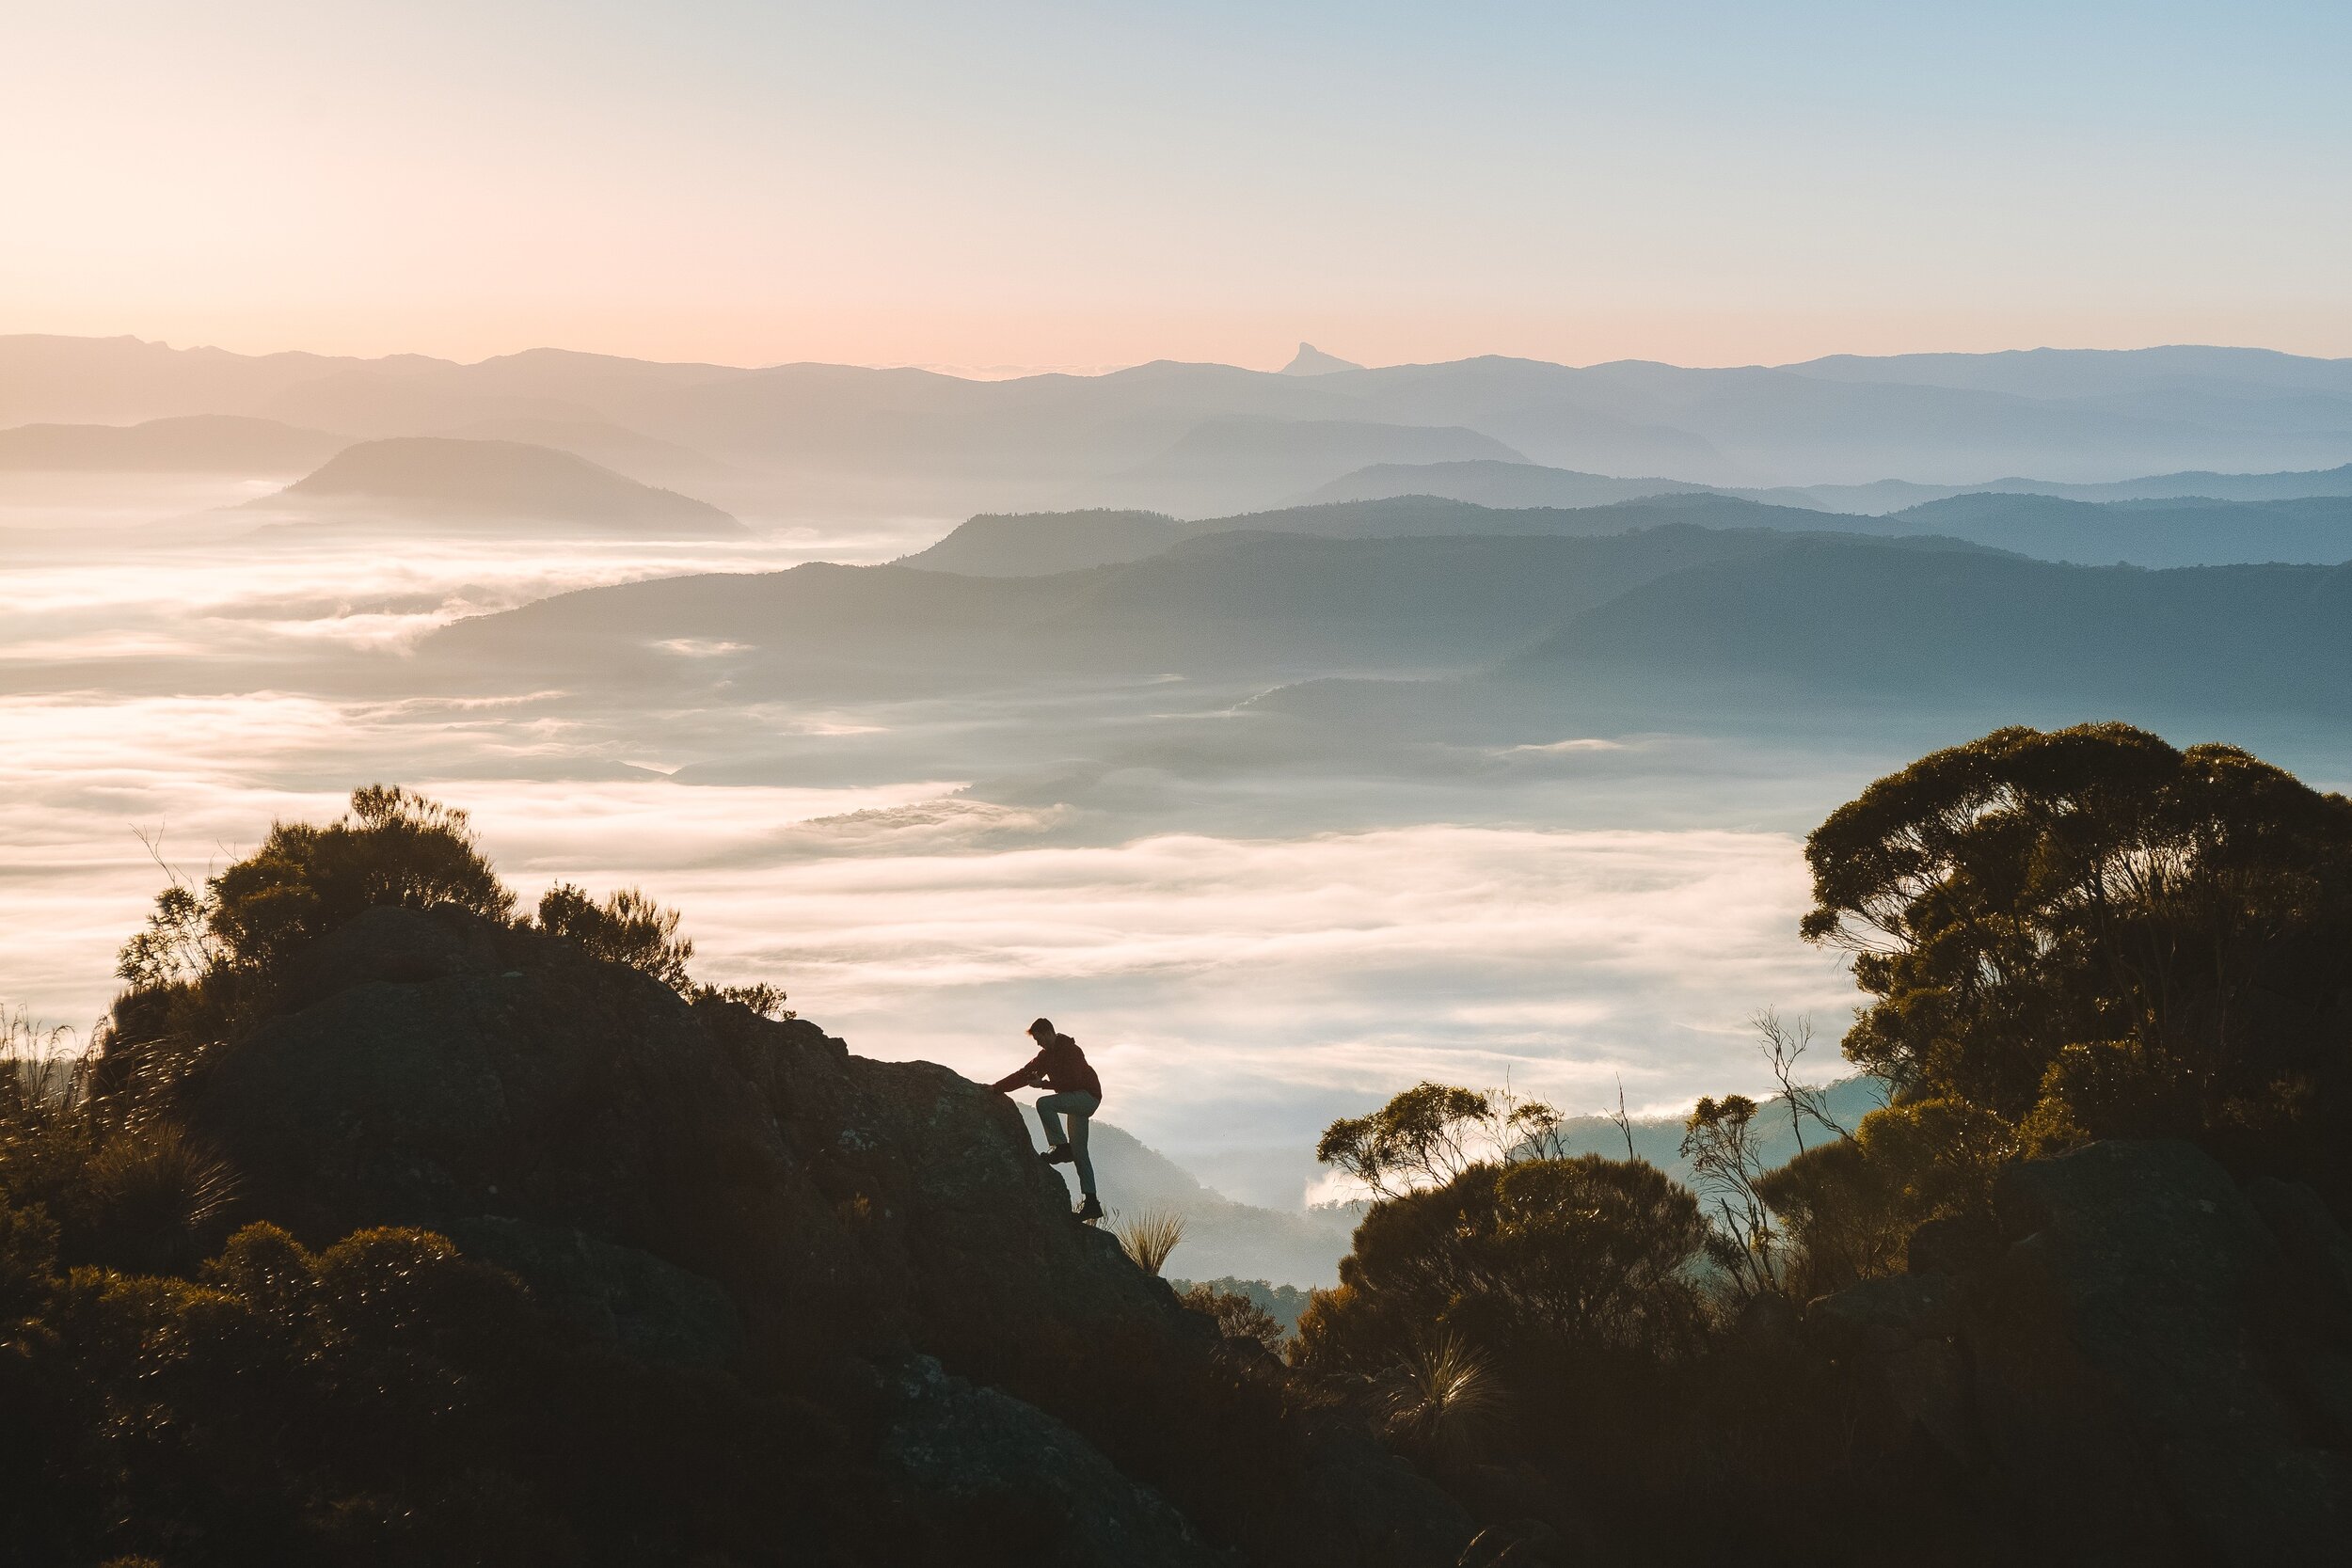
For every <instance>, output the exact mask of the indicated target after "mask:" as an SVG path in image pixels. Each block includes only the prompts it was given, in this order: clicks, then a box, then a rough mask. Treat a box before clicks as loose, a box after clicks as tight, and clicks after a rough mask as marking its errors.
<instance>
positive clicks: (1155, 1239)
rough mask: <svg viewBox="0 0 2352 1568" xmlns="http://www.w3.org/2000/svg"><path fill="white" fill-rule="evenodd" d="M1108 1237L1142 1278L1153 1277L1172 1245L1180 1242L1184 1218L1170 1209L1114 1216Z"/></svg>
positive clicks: (1172, 1250) (1172, 1249) (1182, 1234)
mask: <svg viewBox="0 0 2352 1568" xmlns="http://www.w3.org/2000/svg"><path fill="white" fill-rule="evenodd" d="M1111 1234H1112V1235H1114V1236H1116V1237H1118V1238H1119V1244H1120V1246H1123V1247H1125V1248H1126V1249H1127V1256H1128V1257H1130V1258H1132V1259H1135V1260H1136V1264H1137V1265H1138V1266H1139V1267H1140V1268H1142V1270H1143V1272H1144V1273H1146V1274H1157V1273H1159V1272H1160V1265H1162V1264H1163V1263H1166V1262H1167V1261H1168V1254H1169V1253H1171V1252H1174V1251H1175V1250H1176V1243H1179V1242H1181V1241H1183V1240H1184V1215H1182V1214H1180V1213H1178V1212H1175V1211H1174V1210H1172V1209H1146V1210H1144V1211H1142V1212H1140V1213H1136V1214H1132V1215H1130V1214H1114V1215H1113V1216H1112V1217H1111Z"/></svg>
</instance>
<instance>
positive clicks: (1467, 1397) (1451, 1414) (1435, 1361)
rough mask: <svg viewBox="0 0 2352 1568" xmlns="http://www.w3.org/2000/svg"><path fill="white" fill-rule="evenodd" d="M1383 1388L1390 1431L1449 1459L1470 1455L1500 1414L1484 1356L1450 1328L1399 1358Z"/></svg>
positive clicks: (1498, 1394)
mask: <svg viewBox="0 0 2352 1568" xmlns="http://www.w3.org/2000/svg"><path fill="white" fill-rule="evenodd" d="M1382 1394H1383V1396H1384V1398H1385V1401H1386V1402H1387V1405H1388V1423H1387V1424H1388V1429H1389V1431H1390V1432H1391V1433H1393V1434H1395V1435H1397V1436H1399V1437H1403V1438H1405V1439H1406V1440H1407V1441H1409V1442H1412V1443H1414V1444H1416V1445H1418V1446H1420V1447H1421V1448H1422V1449H1426V1450H1428V1452H1429V1453H1430V1454H1431V1455H1432V1456H1433V1457H1435V1458H1437V1459H1438V1460H1440V1461H1442V1462H1445V1463H1448V1464H1459V1463H1462V1462H1463V1461H1466V1460H1468V1459H1470V1458H1472V1457H1474V1456H1475V1455H1476V1454H1477V1452H1478V1450H1479V1449H1481V1448H1483V1447H1484V1446H1485V1444H1486V1439H1487V1437H1488V1436H1489V1435H1490V1434H1491V1433H1492V1432H1493V1430H1494V1428H1495V1427H1496V1425H1497V1424H1498V1423H1499V1422H1500V1421H1501V1420H1502V1414H1503V1397H1502V1389H1501V1388H1500V1387H1499V1386H1497V1385H1496V1383H1495V1379H1494V1374H1493V1373H1492V1372H1490V1371H1488V1370H1487V1368H1486V1360H1485V1358H1484V1357H1482V1356H1481V1355H1479V1354H1478V1353H1477V1352H1476V1351H1474V1350H1472V1349H1470V1346H1468V1345H1466V1344H1464V1343H1463V1342H1462V1341H1461V1340H1460V1339H1459V1338H1456V1337H1454V1335H1451V1334H1448V1335H1444V1336H1442V1337H1440V1338H1438V1339H1437V1340H1435V1341H1434V1342H1432V1343H1430V1344H1427V1345H1424V1346H1422V1348H1420V1349H1418V1350H1416V1351H1414V1352H1413V1353H1412V1354H1410V1355H1407V1356H1406V1358H1405V1359H1404V1360H1403V1361H1402V1362H1400V1363H1398V1364H1397V1366H1396V1367H1395V1368H1394V1369H1392V1370H1391V1371H1390V1373H1389V1375H1388V1377H1387V1378H1386V1379H1385V1380H1384V1386H1383V1388H1382Z"/></svg>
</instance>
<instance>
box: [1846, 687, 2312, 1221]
mask: <svg viewBox="0 0 2352 1568" xmlns="http://www.w3.org/2000/svg"><path fill="white" fill-rule="evenodd" d="M1806 855H1807V858H1808V860H1809V861H1810V862H1811V863H1812V868H1813V879H1814V899H1815V904H1814V908H1813V910H1812V911H1811V912H1809V913H1808V914H1807V915H1806V916H1805V918H1804V934H1805V935H1806V936H1807V937H1808V938H1810V939H1812V940H1814V941H1817V942H1832V943H1836V944H1838V945H1841V946H1844V947H1846V948H1848V949H1849V950H1851V952H1852V953H1853V955H1854V960H1853V967H1854V977H1855V979H1856V980H1857V981H1858V982H1859V983H1860V985H1861V986H1862V988H1863V989H1864V990H1866V991H1868V992H1869V993H1871V994H1872V995H1873V996H1875V997H1876V998H1877V999H1878V1000H1877V1001H1876V1002H1875V1003H1874V1004H1872V1005H1871V1006H1869V1007H1867V1009H1866V1010H1865V1011H1864V1012H1863V1013H1862V1014H1861V1015H1860V1017H1859V1020H1858V1022H1856V1023H1855V1025H1854V1026H1853V1028H1852V1029H1851V1031H1850V1032H1849V1033H1848V1035H1847V1037H1846V1040H1845V1049H1846V1053H1847V1054H1848V1055H1849V1056H1850V1057H1851V1059H1852V1060H1853V1061H1855V1062H1856V1063H1858V1064H1860V1065H1861V1066H1863V1067H1865V1068H1867V1069H1869V1070H1870V1071H1872V1072H1876V1073H1879V1074H1882V1075H1883V1076H1885V1077H1887V1078H1889V1079H1890V1080H1891V1081H1893V1082H1894V1083H1895V1084H1896V1085H1897V1087H1898V1091H1899V1095H1900V1096H1901V1097H1905V1098H1910V1097H1930V1098H1945V1099H1956V1100H1959V1101H1964V1102H1965V1103H1967V1104H1969V1105H1971V1106H1975V1107H1977V1108H1979V1109H1981V1110H1983V1111H1986V1112H1989V1113H1990V1114H1992V1115H1994V1116H1995V1117H1999V1118H2000V1119H2001V1120H2002V1121H2003V1122H2004V1123H2006V1124H2007V1125H2009V1126H2010V1127H2012V1128H2015V1129H2018V1130H2019V1131H2020V1133H2021V1135H2022V1136H2023V1138H2024V1140H2025V1142H2026V1146H2027V1147H2029V1148H2042V1149H2050V1148H2063V1147H2066V1146H2067V1145H2068V1144H2071V1143H2074V1142H2078V1141H2081V1140H2083V1139H2086V1138H2092V1137H2107V1136H2118V1135H2133V1136H2150V1135H2181V1136H2187V1137H2192V1138H2196V1139H2198V1140H2200V1141H2201V1142H2203V1143H2205V1144H2206V1145H2207V1146H2208V1147H2209V1148H2213V1149H2214V1150H2215V1151H2216V1152H2217V1153H2218V1154H2220V1155H2222V1157H2224V1158H2225V1159H2234V1160H2236V1161H2238V1162H2240V1163H2246V1162H2249V1161H2250V1162H2256V1163H2265V1164H2283V1165H2287V1166H2292V1167H2307V1166H2312V1165H2321V1164H2324V1165H2327V1166H2329V1167H2331V1168H2332V1169H2334V1170H2335V1171H2336V1172H2337V1173H2338V1175H2337V1178H2336V1179H2337V1180H2340V1176H2341V1171H2342V1168H2343V1160H2344V1155H2343V1152H2342V1151H2343V1149H2344V1139H2343V1136H2342V1132H2341V1129H2342V1127H2343V1125H2344V1113H2345V1111H2346V1109H2347V1104H2346V1101H2347V1095H2352V1083H2347V1071H2346V1068H2345V1063H2346V1061H2347V1059H2348V1057H2352V1050H2348V1049H2347V1048H2348V1047H2352V800H2345V799H2344V797H2342V796H2340V795H2323V794H2320V793H2318V792H2317V791H2314V790H2312V789H2310V788H2307V787H2306V786H2304V785H2303V784H2300V783H2298V782H2297V781H2296V780H2295V779H2294V778H2293V777H2291V776H2290V775H2288V774H2287V773H2285V772H2283V771H2281V770H2280V769H2279V768H2273V767H2271V766H2270V765H2268V764H2266V763H2264V762H2262V761H2260V760H2258V759H2257V758H2255V757H2253V756H2250V755H2249V754H2248V753H2247V752H2242V751H2239V750H2237V749H2236V748H2234V747H2230V746H2218V745H2207V746H2195V747H2191V748H2189V749H2188V750H2187V751H2185V752H2182V751H2176V750H2174V749H2173V748H2172V747H2170V746H2169V745H2167V744H2165V743H2164V742H2163V741H2162V740H2160V739H2158V738H2157V737H2156V736H2153V735H2149V734H2147V733H2145V732H2143V731H2140V730H2136V729H2133V728H2131V727H2129V726H2128V725H2122V724H2097V725H2085V726H2082V727H2079V728H2076V729H2070V730H2060V731H2056V732H2051V733H2046V734H2045V733H2042V732H2039V731H2035V730H2028V729H2005V730H1997V731H1995V732H1994V733H1993V734H1991V735H1988V736H1984V737H1983V738H1982V739H1980V740H1977V741H1973V742H1971V743H1969V744H1968V745H1965V746H1960V747H1955V748H1952V749H1951V750H1948V751H1944V752H1935V753H1934V754H1932V755H1931V756H1927V757H1924V758H1922V759H1920V760H1919V761H1918V762H1916V763H1914V764H1913V765H1912V766H1910V767H1909V768H1905V769H1903V770H1902V771H1901V772H1899V773H1896V774H1893V775H1891V776H1889V777H1887V778H1884V779H1881V780H1880V781H1878V782H1877V783H1876V784H1872V785H1870V787H1869V788H1868V789H1867V790H1865V791H1864V792H1863V794H1862V795H1861V796H1860V798H1858V799H1857V800H1853V801H1852V802H1851V803H1850V804H1848V805H1845V806H1842V807H1840V808H1839V809H1838V810H1837V811H1836V812H1835V813H1834V814H1832V816H1830V817H1829V819H1828V820H1827V821H1825V822H1823V823H1822V825H1821V826H1820V828H1819V829H1817V830H1816V831H1815V832H1814V833H1813V835H1812V837H1811V839H1810V840H1809V841H1808V843H1807V847H1806Z"/></svg>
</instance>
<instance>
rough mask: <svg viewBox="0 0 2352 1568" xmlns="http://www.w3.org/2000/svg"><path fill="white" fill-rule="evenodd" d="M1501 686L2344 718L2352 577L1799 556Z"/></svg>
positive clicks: (1567, 639) (1671, 588) (1556, 653)
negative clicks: (2138, 707)
mask: <svg viewBox="0 0 2352 1568" xmlns="http://www.w3.org/2000/svg"><path fill="white" fill-rule="evenodd" d="M1504 676H1505V677H1506V678H1507V679H1509V680H1512V681H1518V682H1526V683H1532V684H1537V685H1549V686H1556V687H1572V688H1577V689H1593V688H1596V687H1602V688H1615V689H1633V688H1635V687H1637V686H1638V688H1639V689H1642V690H1644V691H1647V692H1651V693H1663V694H1664V696H1665V698H1666V700H1668V701H1670V702H1673V703H1677V704H1682V705H1689V704H1692V703H1706V702H1709V701H1713V702H1718V703H1729V704H1733V705H1739V704H1743V703H1746V702H1749V701H1751V700H1754V699H1756V698H1758V697H1770V698H1774V699H1787V700H1793V701H1800V702H1813V703H1823V702H1826V703H1842V702H1851V701H1874V702H1878V703H1883V704H1901V705H1910V706H1916V707H1937V706H1946V707H1956V708H1966V709H1970V710H1972V711H1973V710H1977V709H1980V708H1983V707H1987V706H1997V705H2002V704H2010V705H2019V704H2043V705H2053V704H2054V705H2060V706H2069V707H2072V708H2073V709H2074V711H2083V710H2085V709H2088V710H2090V711H2103V710H2105V711H2113V710H2114V706H2115V705H2158V706H2160V707H2162V708H2163V709H2165V710H2166V711H2169V712H2174V713H2183V712H2202V713H2205V714H2208V715H2221V714H2230V713H2235V714H2241V715H2252V714H2298V713H2299V714H2312V715H2327V716H2329V717H2343V716H2345V715H2347V714H2352V566H2206V567H2188V568H2181V569H2177V570H2172V571H2143V570H2140V569H2138V568H2137V567H2119V566H2106V567H2090V566H2066V565H2056V564H2051V563H2048V562H2037V561H2025V560H2021V559H2018V558H2016V557H2011V556H2002V555H1997V554H1992V553H1979V552H1966V551H1953V550H1917V549H1903V548H1900V547H1898V546H1895V545H1894V544H1892V543H1891V542H1879V541H1865V540H1807V541H1802V542H1799V543H1796V544H1793V545H1791V546H1789V547H1788V549H1785V550H1780V551H1775V552H1772V553H1771V554H1768V555H1764V556H1760V557H1758V558H1757V559H1756V560H1755V561H1753V562H1743V563H1741V564H1740V566H1738V567H1737V568H1727V567H1724V566H1720V565H1702V566H1694V567H1692V569H1690V570H1688V571H1685V572H1679V573H1676V574H1674V575H1672V576H1669V577H1665V578H1660V579H1658V580H1656V581H1654V582H1649V583H1645V584H1643V585H1641V586H1640V587H1637V588H1634V589H1632V590H1629V592H1628V593H1626V594H1623V595H1620V596H1619V597H1617V598H1615V599H1613V600H1612V601H1611V602H1609V603H1608V604H1605V605H1600V606H1597V607H1595V608H1594V609H1592V610H1587V611H1584V612H1582V613H1581V614H1580V615H1578V616H1577V617H1576V618H1575V619H1574V620H1572V621H1570V622H1569V623H1568V624H1567V625H1566V626H1565V627H1563V628H1562V630H1561V631H1560V632H1559V634H1558V635H1557V636H1555V637H1553V638H1551V639H1549V641H1546V642H1545V643H1544V644H1543V645H1542V646H1541V647H1539V648H1536V649H1535V650H1534V651H1533V652H1531V653H1529V654H1527V655H1525V656H1523V657H1519V658H1518V659H1516V660H1515V661H1513V662H1512V663H1511V664H1510V665H1509V666H1508V667H1507V668H1506V670H1505V671H1504Z"/></svg>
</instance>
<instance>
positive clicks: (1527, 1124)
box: [1315, 1080, 1561, 1202]
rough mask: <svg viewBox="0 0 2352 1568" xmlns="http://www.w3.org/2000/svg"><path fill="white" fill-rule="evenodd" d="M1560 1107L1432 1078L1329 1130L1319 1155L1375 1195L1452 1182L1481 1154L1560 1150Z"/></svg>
mask: <svg viewBox="0 0 2352 1568" xmlns="http://www.w3.org/2000/svg"><path fill="white" fill-rule="evenodd" d="M1560 1122H1561V1117H1560V1113H1559V1112H1558V1111H1556V1110H1554V1109H1552V1108H1551V1107H1550V1106H1549V1105H1547V1104H1545V1103H1544V1102H1543V1101H1540V1100H1528V1099H1524V1098H1522V1097H1521V1096H1518V1095H1516V1094H1514V1093H1512V1092H1511V1091H1510V1090H1509V1089H1507V1088H1504V1089H1486V1090H1484V1091H1481V1090H1477V1089H1465V1088H1460V1087H1456V1086H1455V1085H1451V1084H1433V1083H1429V1082H1427V1081H1425V1080H1424V1081H1423V1082H1422V1083H1419V1084H1416V1085H1413V1086H1412V1087H1411V1088H1409V1089H1406V1090H1405V1091H1404V1092H1403V1093H1401V1094H1399V1095H1397V1096H1396V1097H1395V1098H1394V1099H1392V1100H1391V1101H1389V1102H1388V1103H1387V1104H1386V1105H1383V1106H1382V1107H1380V1109H1378V1110H1377V1111H1375V1112H1373V1113H1372V1114H1371V1115H1369V1116H1362V1117H1341V1118H1340V1119H1339V1120H1337V1121H1334V1122H1333V1123H1331V1125H1330V1126H1328V1127H1327V1128H1325V1129H1324V1131H1323V1136H1322V1138H1321V1139H1320V1140H1319V1141H1318V1142H1317V1143H1316V1145H1315V1158H1316V1159H1317V1160H1319V1161H1321V1162H1322V1163H1323V1164H1327V1165H1333V1166H1336V1167H1338V1168H1339V1169H1340V1170H1341V1171H1343V1172H1344V1173H1345V1174H1346V1175H1349V1176H1352V1177H1354V1178H1355V1179H1356V1180H1359V1181H1360V1182H1362V1183H1363V1184H1364V1186H1365V1188H1366V1189H1367V1190H1368V1191H1369V1192H1370V1193H1371V1194H1372V1196H1373V1197H1374V1199H1375V1201H1380V1202H1385V1201H1386V1200H1388V1199H1390V1198H1393V1197H1398V1196H1403V1195H1404V1194H1406V1193H1408V1192H1411V1191H1414V1190H1415V1189H1417V1188H1421V1187H1428V1186H1438V1185H1442V1184H1443V1183H1445V1182H1448V1181H1451V1180H1454V1178H1455V1177H1457V1176H1459V1175H1461V1174H1462V1172H1464V1171H1465V1170H1468V1169H1469V1168H1470V1166H1471V1165H1472V1164H1476V1163H1478V1162H1479V1161H1480V1160H1481V1159H1491V1160H1501V1161H1503V1162H1506V1163H1507V1162H1511V1161H1516V1160H1526V1159H1540V1158H1546V1157H1549V1156H1553V1155H1557V1154H1559V1153H1560V1152H1561V1148H1560V1136H1559V1130H1560Z"/></svg>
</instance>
